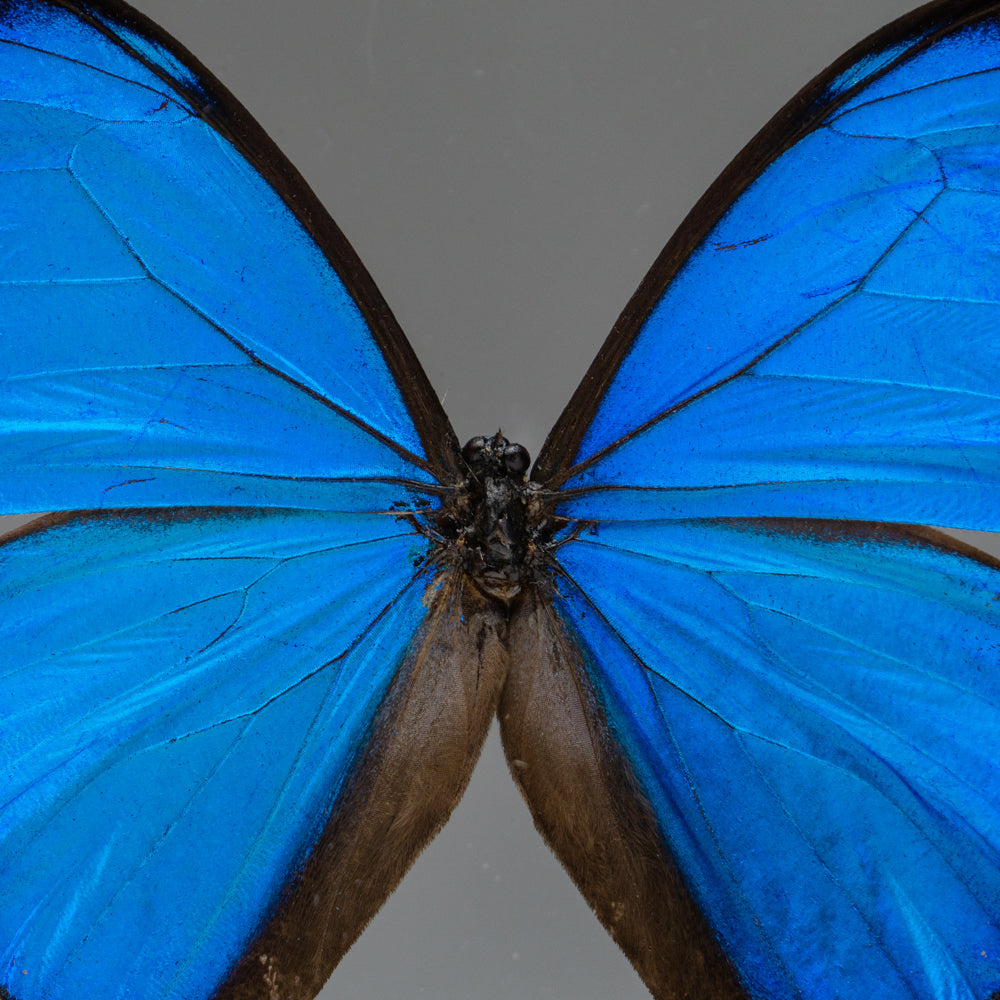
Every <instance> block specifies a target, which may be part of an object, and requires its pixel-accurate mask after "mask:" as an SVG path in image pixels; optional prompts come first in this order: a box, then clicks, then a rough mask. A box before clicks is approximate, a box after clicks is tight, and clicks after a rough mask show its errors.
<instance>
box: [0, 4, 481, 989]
mask: <svg viewBox="0 0 1000 1000" xmlns="http://www.w3.org/2000/svg"><path fill="white" fill-rule="evenodd" d="M0 135H2V140H0V220H2V221H0V225H2V228H3V232H4V237H3V252H2V254H0V456H2V457H0V512H2V513H27V512H46V511H69V512H73V511H76V512H78V513H62V514H56V515H52V516H50V517H49V518H47V519H45V520H43V521H41V522H38V523H35V524H33V525H31V526H30V527H29V528H27V529H24V530H23V531H22V532H21V533H20V534H17V535H15V536H13V537H8V538H7V539H5V541H4V543H3V544H2V545H0V601H2V609H3V610H2V612H0V632H2V638H0V649H2V653H0V773H2V775H3V794H2V796H0V809H2V812H0V995H2V996H10V997H13V998H16V1000H35V998H42V997H45V998H67V1000H68V998H74V1000H76V998H80V997H98V996H100V997H123V998H124V997H129V998H131V997H144V998H167V997H170V998H174V997H184V998H186V1000H196V998H207V997H229V998H249V997H270V996H274V995H276V994H277V993H280V995H281V996H283V997H295V998H299V997H301V998H306V997H312V996H314V995H315V993H316V992H317V991H318V989H319V988H320V986H321V984H322V982H323V981H324V980H325V978H326V976H327V974H328V973H329V970H330V968H332V965H333V964H334V963H335V961H336V959H337V957H338V956H339V955H340V954H342V953H343V951H344V950H346V948H347V947H348V946H349V944H350V943H351V941H352V940H353V938H354V937H355V936H356V935H357V933H359V932H360V929H361V927H363V926H364V923H365V922H366V921H367V920H368V919H369V918H370V916H371V914H372V913H373V912H374V910H375V909H376V908H377V906H378V905H379V904H380V902H381V900H382V899H384V897H385V896H386V895H387V894H388V892H389V891H390V890H391V888H392V886H393V885H394V884H395V883H396V881H398V879H399V877H400V876H401V874H402V872H403V871H405V869H406V867H407V865H408V864H409V861H410V860H411V858H412V856H413V854H414V852H415V851H416V850H417V849H419V846H420V845H422V844H423V843H424V842H425V841H426V839H427V837H429V836H430V834H431V833H433V831H434V829H436V827H437V826H438V825H440V823H441V822H442V820H443V817H444V815H446V814H447V811H448V809H449V808H450V807H451V805H452V804H453V803H454V801H455V798H456V797H457V795H458V794H459V792H460V789H461V787H462V785H463V784H464V780H465V777H467V774H468V770H469V768H470V767H471V763H470V761H471V759H474V756H475V746H476V741H477V740H478V739H480V738H481V735H482V731H483V730H484V729H485V726H486V719H487V717H488V710H486V711H484V710H482V709H481V708H477V707H476V704H475V699H476V696H477V694H478V693H481V692H474V693H473V695H472V696H470V697H468V698H467V697H466V693H467V692H466V690H465V689H463V688H462V674H461V669H460V668H456V670H455V672H453V673H448V672H447V671H444V670H441V672H440V675H439V674H438V673H435V671H436V670H437V669H438V668H439V667H440V666H441V664H442V663H443V664H446V665H450V664H451V662H452V660H453V659H454V658H455V656H457V653H456V650H457V648H458V647H459V646H460V645H461V642H462V637H463V636H464V635H465V631H464V630H465V627H466V624H467V623H469V622H470V621H474V620H475V616H474V615H473V616H469V615H467V616H466V617H465V618H463V619H462V620H461V621H456V620H454V615H455V612H454V611H453V608H454V602H452V601H451V597H452V596H453V594H454V587H455V580H454V576H453V575H452V574H449V573H448V572H447V567H441V566H434V565H433V564H432V563H429V561H428V557H429V554H430V552H431V548H432V542H431V540H430V538H429V537H428V536H429V534H432V530H431V529H430V528H429V527H428V526H427V519H428V518H431V517H432V516H433V511H434V509H435V507H436V505H438V504H439V503H440V498H441V496H442V494H445V493H446V492H447V489H448V487H449V485H450V484H451V482H453V480H454V476H455V468H456V462H457V451H456V449H455V446H454V442H453V435H452V434H451V431H450V428H449V426H448V424H447V421H446V419H445V417H444V416H443V413H442V411H441V408H440V406H439V404H438V402H437V400H436V398H435V397H434V395H433V393H432V392H431V390H430V388H429V387H428V385H427V382H426V379H425V377H424V375H423V373H422V372H421V370H420V368H419V366H418V365H417V364H416V362H415V361H414V360H413V358H412V355H411V352H410V350H409V348H408V346H407V345H406V343H405V341H404V340H403V338H402V335H401V334H400V333H399V331H398V329H397V327H396V324H395V321H394V320H393V318H392V316H391V315H390V314H389V312H388V310H387V309H386V307H385V305H384V304H383V302H382V300H381V299H380V297H379V296H378V293H377V292H376V291H375V289H374V286H373V285H372V283H371V280H370V279H369V278H368V276H367V275H366V274H365V272H364V270H363V269H362V267H361V265H360V264H359V263H358V261H357V259H356V257H355V256H354V254H353V252H352V251H351V249H350V247H349V246H348V245H347V243H346V241H345V240H344V238H343V236H342V235H341V234H340V233H339V231H338V230H337V229H336V227H335V226H334V225H333V223H332V222H331V221H330V219H329V217H328V216H327V215H326V214H325V212H324V211H323V210H322V209H321V208H320V206H319V205H318V203H317V202H316V199H315V198H314V196H313V195H312V193H311V192H310V191H309V190H308V188H307V187H306V185H305V184H304V183H303V181H302V180H301V178H300V177H299V176H298V175H297V174H296V173H295V172H294V170H293V169H292V168H291V167H290V166H289V164H288V163H287V162H286V161H285V160H284V159H283V158H282V157H281V156H280V154H279V153H278V152H277V150H276V149H275V148H274V146H273V145H272V144H271V142H270V141H269V140H268V139H267V138H266V136H264V134H263V133H262V132H261V130H260V128H259V126H257V125H256V124H255V123H254V122H253V120H252V119H251V118H250V117H249V115H248V114H247V113H246V112H245V111H244V110H243V109H242V108H240V106H239V105H238V104H237V103H236V102H235V101H234V100H233V98H232V97H231V96H230V95H229V94H228V93H226V92H225V90H224V89H223V88H222V87H221V86H220V85H219V84H218V83H217V82H216V81H214V80H213V79H212V78H211V76H210V75H209V74H208V73H207V72H206V71H205V70H204V69H203V68H202V67H200V66H199V65H198V64H197V63H196V62H195V61H194V60H193V58H192V57H191V56H190V55H189V54H188V53H186V52H184V51H183V50H182V49H181V48H180V47H179V46H177V45H176V43H174V42H172V41H171V40H170V39H168V38H166V37H165V36H164V35H163V34H162V33H161V32H160V31H159V30H158V29H157V28H156V27H155V26H153V25H152V24H150V23H149V22H148V21H146V20H145V19H143V18H142V17H140V16H139V15H138V14H136V13H135V12H134V11H132V10H131V9H130V8H128V7H127V6H126V5H125V4H123V3H119V2H116V0H100V2H94V3H74V2H61V0H51V2H49V0H23V2H18V0H14V2H6V3H3V4H0ZM81 511H82V513H79V512H81ZM432 583H433V589H432V590H428V588H429V586H430V585H431V584H432ZM480 631H481V630H480ZM478 640H479V645H478V646H477V649H478V650H479V652H480V653H482V651H483V649H484V648H485V647H484V644H483V642H482V635H480V636H479V637H478ZM486 645H487V646H488V643H487V644H486ZM463 652H467V651H466V650H464V649H463ZM465 662H471V663H472V665H473V669H475V668H476V664H477V662H478V661H477V658H476V656H475V655H473V656H472V657H469V656H466V657H465ZM480 665H481V664H480ZM431 667H433V669H431ZM477 676H478V674H477ZM484 676H485V675H484ZM440 678H444V680H443V681H441V683H440V684H439V683H438V681H439V680H440ZM483 691H486V692H488V691H489V688H488V686H484V687H483ZM484 699H486V700H488V698H486V695H484ZM477 712H478V714H476V713H477ZM436 714H442V715H443V716H444V717H445V718H446V719H452V718H454V719H457V720H458V721H457V722H456V723H455V724H454V726H452V725H451V723H450V722H445V723H438V722H435V724H434V726H433V733H431V729H432V720H436ZM473 718H475V719H476V720H477V721H476V722H474V723H473V722H472V721H471V720H472V719H473ZM477 727H478V728H477ZM452 739H454V740H456V741H458V743H459V744H460V750H458V751H455V752H453V749H452V747H451V745H450V742H449V741H450V740H452ZM428 760H430V765H429V766H430V768H431V770H432V771H433V774H434V777H433V778H432V779H428V782H429V784H430V787H431V789H432V792H433V794H429V795H428V794H425V792H424V790H423V787H422V786H421V785H420V783H419V782H418V781H417V780H416V777H415V776H416V775H418V774H420V775H423V776H424V777H426V773H427V772H426V767H427V766H428V765H427V761H428ZM421 767H424V768H425V770H423V771H421V770H420V768H421Z"/></svg>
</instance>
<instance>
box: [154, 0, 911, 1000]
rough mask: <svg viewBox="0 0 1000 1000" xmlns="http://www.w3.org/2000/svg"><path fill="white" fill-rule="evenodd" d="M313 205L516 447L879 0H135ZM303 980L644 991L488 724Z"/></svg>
mask: <svg viewBox="0 0 1000 1000" xmlns="http://www.w3.org/2000/svg"><path fill="white" fill-rule="evenodd" d="M139 6H140V8H141V9H142V10H143V11H144V12H145V13H147V14H149V15H150V16H151V17H153V19H154V20H156V21H158V22H159V23H160V24H162V25H163V26H164V27H165V28H166V29H167V30H168V31H169V32H171V33H172V34H173V35H174V36H176V37H177V38H178V39H180V40H181V41H182V42H183V43H184V44H185V45H187V46H188V48H190V49H191V50H192V51H193V52H194V53H195V54H196V55H197V56H198V57H199V58H200V59H201V60H202V61H203V62H204V63H205V64H206V65H207V66H208V67H209V68H210V69H211V70H212V71H213V72H214V73H215V74H216V75H217V76H219V77H220V78H221V79H222V81H223V82H224V83H225V84H226V85H227V86H228V87H229V88H230V89H231V90H232V91H233V92H234V93H235V94H236V96H237V97H238V98H239V99H240V100H241V101H242V102H243V103H244V104H245V105H246V106H247V107H248V108H249V109H250V111H251V112H252V113H253V114H254V115H255V116H256V117H257V119H258V120H259V121H260V122H261V123H262V124H263V125H264V127H265V129H266V130H267V131H268V132H269V133H270V134H271V135H272V136H273V138H274V139H275V140H276V141H277V143H278V145H279V146H280V147H281V148H282V149H283V150H284V151H285V153H286V154H287V155H288V156H289V157H290V158H291V160H292V161H293V162H294V163H295V164H296V166H298V168H299V169H300V170H301V171H302V173H303V174H304V175H305V177H306V179H307V181H308V182H309V183H310V184H311V185H312V187H313V188H314V189H315V190H316V192H317V193H318V194H319V196H320V198H321V200H322V201H323V202H324V203H325V204H326V205H327V207H328V208H329V209H330V211H331V212H332V214H333V216H334V218H336V219H337V221H338V222H339V223H340V225H341V227H342V228H343V229H344V231H345V232H346V234H347V236H348V238H349V239H350V240H351V242H352V243H353V245H354V247H355V248H356V249H357V251H358V253H359V254H360V256H361V258H362V260H364V262H365V263H366V265H367V267H368V268H369V270H370V271H371V273H372V275H373V276H374V278H375V280H376V282H377V284H378V285H379V287H380V288H381V290H382V292H383V294H384V295H385V297H386V299H387V300H388V302H389V304H390V305H391V307H392V308H393V310H394V312H395V314H396V316H397V317H398V319H399V320H400V322H401V324H402V326H403V329H404V330H405V331H406V332H407V335H408V336H409V338H410V340H411V342H412V343H413V345H414V347H415V349H416V352H417V355H418V357H419V358H421V360H422V362H423V364H424V366H425V368H426V370H427V373H428V375H429V376H430V379H431V382H432V384H433V385H434V386H435V388H436V389H437V391H438V392H439V393H440V395H441V397H442V398H443V399H444V403H445V407H446V409H447V411H448V412H449V414H450V416H451V418H452V421H453V424H454V426H455V429H456V431H457V433H458V435H459V437H460V438H462V439H463V440H464V439H465V438H467V437H469V436H471V435H473V434H476V433H487V432H492V431H493V430H495V429H496V428H497V426H501V427H502V428H503V429H504V431H505V432H506V433H507V435H508V436H509V437H511V438H514V439H517V440H520V441H521V442H522V443H523V444H525V445H526V446H527V447H528V448H529V449H530V451H531V452H532V454H533V455H534V454H536V453H537V451H538V448H539V446H540V444H541V442H542V440H543V438H544V436H545V433H546V431H547V429H548V428H549V427H550V426H551V425H552V424H553V422H554V421H555V419H556V417H557V416H558V414H559V411H560V410H561V408H562V406H563V405H564V404H565V402H566V401H567V400H568V399H569V396H570V394H571V392H572V390H573V388H574V387H575V386H576V384H577V382H578V381H579V379H580V377H581V375H582V374H583V372H584V370H585V368H586V366H587V365H588V364H589V363H590V361H591V359H592V358H593V356H594V354H595V353H596V351H597V349H598V347H599V346H600V344H601V342H602V340H603V338H604V337H605V335H606V334H607V331H608V330H609V329H610V328H611V325H612V323H613V322H614V320H615V318H616V316H617V314H618V312H619V311H620V309H621V308H622V306H624V304H625V302H626V300H627V299H628V296H629V295H630V294H631V293H632V291H633V290H634V288H635V286H636V285H637V284H638V282H639V281H640V279H641V278H642V276H643V274H644V272H645V270H646V268H647V267H648V266H649V264H650V263H651V262H652V260H653V258H654V257H655V255H656V253H657V252H658V251H659V249H660V247H661V246H662V245H663V243H664V242H665V241H666V239H667V237H668V236H669V235H670V233H671V232H672V231H673V229H674V228H675V227H676V226H677V224H678V223H679V222H680V221H681V219H682V218H683V216H684V214H685V213H686V212H687V211H688V209H689V208H690V207H691V206H692V205H693V204H694V202H695V200H696V199H697V198H698V196H699V195H700V194H701V193H702V191H703V190H704V189H705V187H706V186H707V185H708V184H709V182H710V181H711V180H712V179H713V178H714V177H715V176H716V175H717V174H718V172H719V171H720V170H721V169H722V168H723V167H724V166H725V165H726V163H727V162H728V161H729V159H730V158H731V157H732V156H733V155H734V154H735V153H736V152H737V151H738V150H739V149H740V148H741V147H742V146H743V144H744V143H745V142H746V141H747V140H748V139H750V138H751V136H752V135H753V134H754V133H755V132H756V131H757V129H758V128H759V127H760V126H761V125H763V124H764V123H765V122H766V121H767V119H768V118H769V117H770V116H771V115H772V114H773V113H774V112H775V111H777V109H778V108H779V107H780V106H781V105H782V104H783V103H784V102H785V101H786V100H787V99H788V98H789V97H791V96H792V95H793V94H794V93H795V92H796V90H797V89H798V88H799V87H800V86H802V85H803V84H805V83H806V82H807V81H808V80H809V79H810V78H811V77H812V76H813V75H814V74H815V73H817V72H818V71H819V70H821V69H823V68H824V67H825V66H826V65H827V64H828V63H829V62H831V61H832V60H833V59H834V58H836V57H837V56H839V55H840V54H841V52H843V51H844V50H845V49H846V48H847V47H849V46H850V45H852V44H853V43H854V42H856V41H857V40H859V39H860V38H861V37H863V36H864V35H866V34H867V33H868V32H870V31H872V30H874V29H875V28H877V27H879V26H880V25H881V24H883V23H885V22H887V21H889V20H891V19H892V18H893V17H895V16H897V15H899V14H901V13H903V12H904V11H905V10H906V9H907V8H908V6H909V4H908V3H906V0H841V2H839V3H830V2H829V0H761V2H758V3H748V2H745V0H739V2H736V0H728V2H722V0H672V2H671V3H669V4H668V3H660V2H653V0H625V2H622V0H583V2H576V3H571V2H569V0H557V2H551V0H533V2H524V0H506V2H497V0H490V2H481V0H368V2H364V3H362V2H355V0H343V2H338V3H321V2H318V0H287V2H285V3H283V4H281V5H280V9H279V6H278V5H277V4H275V3H273V0H140V3H139ZM323 996H324V997H327V998H333V997H337V998H339V1000H380V998H381V1000H391V998H397V997H399V998H402V997H407V998H408V997H416V996H427V997H434V998H436V1000H450V998H465V997H481V998H483V1000H493V998H498V1000H499V998H510V1000H530V998H577V1000H591V998H593V1000H597V998H622V1000H628V998H641V997H646V996H648V994H647V993H646V991H645V989H644V987H643V986H642V985H641V983H640V982H639V980H638V979H637V977H636V976H635V974H634V973H633V972H632V970H631V968H630V966H629V965H628V963H627V962H626V961H625V960H624V958H623V957H622V956H621V955H620V953H619V952H618V951H617V949H616V948H615V947H614V945H612V944H611V942H610V940H609V939H608V938H607V937H606V935H605V934H604V932H603V930H601V928H600V927H599V925H598V924H597V922H596V920H595V919H594V918H593V917H592V916H591V914H590V911H589V910H588V909H587V907H586V905H585V904H584V903H583V902H582V901H581V900H580V899H579V898H578V896H577V894H576V890H575V889H574V888H573V886H572V885H571V883H570V882H569V880H568V878H567V877H566V876H565V875H564V874H563V872H562V870H561V868H560V867H559V865H558V864H557V862H555V860H554V859H552V857H551V856H550V855H549V854H548V852H547V850H546V848H545V847H544V845H543V844H542V843H541V840H540V839H539V837H538V836H537V834H536V833H535V832H534V829H533V828H532V826H531V822H530V819H529V818H528V815H527V811H526V809H525V808H524V806H523V805H522V803H521V801H520V799H519V797H518V795H517V793H516V791H515V789H514V786H513V784H512V783H511V781H510V780H509V778H508V777H507V775H506V770H505V765H504V764H503V760H502V753H501V751H500V747H499V744H498V743H496V742H495V741H493V740H491V742H490V743H488V745H487V747H486V750H485V752H484V756H483V760H482V762H481V764H480V766H479V768H478V770H477V772H476V774H475V776H474V777H473V781H472V784H471V787H470V789H469V792H468V794H467V795H466V798H465V800H464V801H463V803H462V805H461V806H460V807H459V809H458V810H457V812H456V814H455V816H454V817H453V819H452V821H451V822H450V824H449V825H448V827H447V828H446V830H445V831H444V833H443V834H442V835H441V836H440V837H439V838H438V839H437V840H436V841H435V842H434V843H433V844H432V845H431V847H430V848H429V849H428V850H427V851H426V852H425V853H424V855H423V856H422V857H421V858H420V859H419V861H418V862H417V864H416V866H415V867H414V869H413V871H412V872H411V873H410V875H409V876H408V877H407V878H406V879H405V881H404V883H403V885H402V887H401V888H400V890H399V891H398V892H397V893H396V894H395V895H394V896H393V898H392V899H391V900H390V902H389V903H388V904H387V906H386V907H385V908H384V910H383V911H382V912H381V913H380V915H379V916H378V917H377V918H376V920H375V921H374V923H373V924H372V926H371V927H370V928H369V929H368V931H367V932H366V934H365V935H363V937H362V939H361V941H360V942H359V943H358V944H357V945H356V946H355V948H354V950H353V951H352V953H351V954H350V955H349V956H348V957H347V959H346V960H345V961H344V963H343V964H342V965H341V967H340V968H339V969H338V970H337V971H336V972H335V974H334V977H333V979H332V981H331V985H330V986H328V987H327V989H326V990H325V991H324V993H323Z"/></svg>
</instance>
